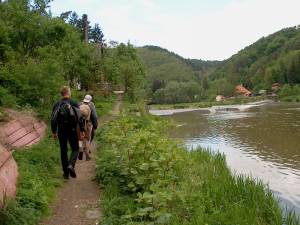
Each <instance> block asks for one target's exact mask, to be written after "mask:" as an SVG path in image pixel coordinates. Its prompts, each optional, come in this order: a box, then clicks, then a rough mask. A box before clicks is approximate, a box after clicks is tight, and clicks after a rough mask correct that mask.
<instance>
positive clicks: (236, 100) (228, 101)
mask: <svg viewBox="0 0 300 225" xmlns="http://www.w3.org/2000/svg"><path fill="white" fill-rule="evenodd" d="M262 100H265V98H264V97H251V98H246V97H237V98H234V99H226V100H225V101H222V102H217V101H203V102H195V103H178V104H162V105H160V104H156V105H151V106H150V107H151V109H188V108H208V107H212V106H217V105H236V104H246V103H250V102H256V101H262Z"/></svg>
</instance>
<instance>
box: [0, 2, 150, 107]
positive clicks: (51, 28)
mask: <svg viewBox="0 0 300 225" xmlns="http://www.w3.org/2000/svg"><path fill="white" fill-rule="evenodd" d="M50 2H51V1H49V0H46V1H41V0H35V1H29V0H10V1H6V2H4V3H1V4H0V107H1V106H2V107H4V106H6V107H7V106H9V107H21V108H23V107H24V106H28V107H33V108H43V109H45V108H47V109H49V107H50V106H51V104H52V103H53V101H54V100H55V99H57V97H58V90H59V88H60V87H61V86H62V85H63V84H68V85H70V86H71V87H72V88H74V89H78V90H86V91H91V90H97V91H101V90H102V91H105V90H104V89H105V88H102V87H104V86H105V85H104V84H106V83H110V84H111V87H110V89H112V88H114V87H115V86H122V87H124V88H125V89H126V91H127V93H128V96H129V98H130V99H132V100H134V99H135V98H136V96H137V95H138V92H139V90H140V86H141V85H142V78H143V77H144V69H143V67H142V65H141V62H140V60H139V58H138V57H137V54H136V49H135V48H134V47H133V46H132V45H131V44H130V43H128V44H116V43H115V44H113V45H109V46H107V45H104V34H103V32H102V30H101V28H100V26H99V25H98V24H94V25H89V26H90V29H89V34H88V39H89V40H88V41H89V44H87V43H86V42H85V41H84V39H83V20H82V17H81V16H78V15H77V14H76V12H66V13H62V14H61V16H59V17H53V16H51V12H50V11H49V3H50ZM106 89H109V87H106ZM41 106H42V107H41Z"/></svg>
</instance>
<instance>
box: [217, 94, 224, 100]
mask: <svg viewBox="0 0 300 225" xmlns="http://www.w3.org/2000/svg"><path fill="white" fill-rule="evenodd" d="M224 100H225V97H224V96H223V95H217V97H216V101H217V102H222V101H224Z"/></svg>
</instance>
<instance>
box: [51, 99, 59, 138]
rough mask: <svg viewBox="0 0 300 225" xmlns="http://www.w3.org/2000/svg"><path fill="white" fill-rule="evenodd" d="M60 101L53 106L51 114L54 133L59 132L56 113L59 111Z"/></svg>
mask: <svg viewBox="0 0 300 225" xmlns="http://www.w3.org/2000/svg"><path fill="white" fill-rule="evenodd" d="M57 108H58V103H56V104H55V105H54V106H53V109H52V114H51V130H52V134H57V115H54V114H55V112H56V111H57Z"/></svg>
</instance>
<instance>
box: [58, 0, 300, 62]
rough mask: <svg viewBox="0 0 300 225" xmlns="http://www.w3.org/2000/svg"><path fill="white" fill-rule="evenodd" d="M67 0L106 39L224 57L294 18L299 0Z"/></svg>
mask: <svg viewBox="0 0 300 225" xmlns="http://www.w3.org/2000/svg"><path fill="white" fill-rule="evenodd" d="M215 1H217V0H215ZM72 2H76V4H74V5H77V3H78V4H79V7H80V8H79V9H83V8H84V9H86V12H87V13H88V14H89V17H90V18H91V19H92V21H93V22H99V23H100V25H101V26H102V27H103V30H104V32H105V34H106V37H107V38H108V39H113V40H117V41H123V42H126V41H128V40H131V41H132V42H133V43H134V44H137V45H145V44H153V45H159V46H162V47H164V48H168V49H169V50H171V51H174V52H176V53H178V54H181V55H183V56H184V57H190V58H202V59H225V58H228V57H230V56H231V55H232V54H234V53H236V52H237V51H239V50H240V49H242V48H244V47H246V46H247V45H249V44H251V43H253V42H254V41H256V40H258V39H259V38H261V37H262V36H266V35H268V34H271V33H273V32H275V31H277V30H280V29H282V28H285V27H289V26H294V25H298V23H300V13H299V12H298V9H299V8H300V1H299V0H232V2H231V3H229V4H227V5H226V6H224V7H219V8H218V9H215V10H212V9H211V10H210V11H209V12H203V11H201V10H200V7H201V4H202V3H199V14H195V13H189V12H188V11H183V12H182V13H177V14H174V13H172V12H171V11H170V10H168V9H166V7H162V5H161V4H162V2H160V3H159V1H158V0H156V1H155V0H131V1H124V0H123V1H122V0H118V1H109V2H107V1H104V3H102V4H100V3H99V2H100V1H95V0H88V1H80V0H77V1H72ZM186 2H188V1H186ZM174 4H187V3H182V2H181V3H178V2H177V1H174ZM169 7H170V8H172V7H173V6H172V2H170V5H169ZM61 11H64V10H61ZM192 11H193V12H195V10H194V9H193V10H192Z"/></svg>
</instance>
